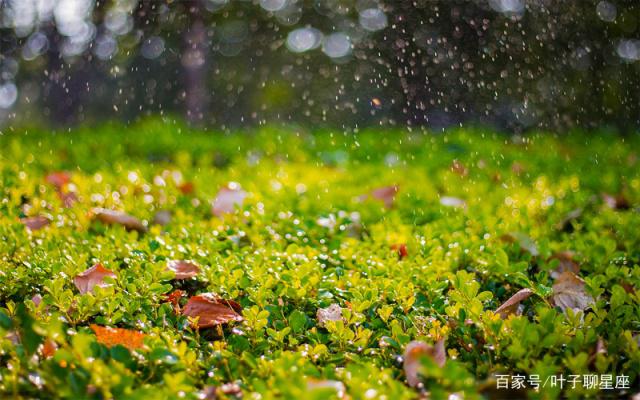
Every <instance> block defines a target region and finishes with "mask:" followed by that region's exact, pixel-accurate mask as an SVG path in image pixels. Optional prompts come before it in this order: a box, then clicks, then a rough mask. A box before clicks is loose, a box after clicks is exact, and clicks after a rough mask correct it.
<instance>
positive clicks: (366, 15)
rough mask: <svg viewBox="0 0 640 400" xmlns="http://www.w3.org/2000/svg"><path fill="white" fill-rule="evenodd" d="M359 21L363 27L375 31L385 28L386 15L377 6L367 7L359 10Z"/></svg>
mask: <svg viewBox="0 0 640 400" xmlns="http://www.w3.org/2000/svg"><path fill="white" fill-rule="evenodd" d="M359 21H360V25H362V27H363V28H364V29H366V30H368V31H371V32H375V31H379V30H381V29H384V28H386V26H387V15H386V14H385V13H384V12H383V11H382V10H380V9H378V8H367V9H366V10H362V11H361V12H360V16H359Z"/></svg>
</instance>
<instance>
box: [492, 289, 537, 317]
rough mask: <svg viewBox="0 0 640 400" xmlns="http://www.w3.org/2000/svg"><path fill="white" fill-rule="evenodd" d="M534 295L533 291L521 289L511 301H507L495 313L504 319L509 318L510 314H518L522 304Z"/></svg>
mask: <svg viewBox="0 0 640 400" xmlns="http://www.w3.org/2000/svg"><path fill="white" fill-rule="evenodd" d="M532 294H533V291H532V290H531V289H526V288H525V289H521V290H519V291H518V292H516V294H514V295H513V296H511V297H510V298H509V300H507V301H505V302H504V303H503V304H502V305H501V306H500V307H498V308H497V309H496V311H495V313H496V314H499V315H500V317H501V318H502V319H505V318H507V317H508V316H509V315H510V314H514V313H517V311H518V306H519V305H520V303H521V302H522V301H524V300H526V299H528V298H529V296H531V295H532Z"/></svg>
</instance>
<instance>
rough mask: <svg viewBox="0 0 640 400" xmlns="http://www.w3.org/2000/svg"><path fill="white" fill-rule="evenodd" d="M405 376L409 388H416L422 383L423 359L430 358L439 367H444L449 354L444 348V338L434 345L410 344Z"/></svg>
mask: <svg viewBox="0 0 640 400" xmlns="http://www.w3.org/2000/svg"><path fill="white" fill-rule="evenodd" d="M403 358H404V364H403V368H404V374H405V376H406V377H407V382H408V383H409V386H411V387H416V386H418V385H419V384H420V383H421V380H420V368H421V366H422V364H421V360H422V359H423V358H430V359H431V360H433V362H434V363H435V364H436V365H438V366H439V367H443V366H444V363H445V362H446V361H447V353H446V350H445V348H444V338H442V339H440V340H438V341H437V342H436V343H435V344H434V345H430V344H427V343H425V342H420V341H413V342H411V343H409V344H408V345H407V347H406V349H405V351H404V356H403Z"/></svg>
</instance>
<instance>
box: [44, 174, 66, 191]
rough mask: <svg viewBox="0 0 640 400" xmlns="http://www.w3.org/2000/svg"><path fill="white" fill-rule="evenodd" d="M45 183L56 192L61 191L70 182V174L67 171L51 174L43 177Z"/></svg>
mask: <svg viewBox="0 0 640 400" xmlns="http://www.w3.org/2000/svg"><path fill="white" fill-rule="evenodd" d="M45 180H46V181H47V183H49V184H51V185H53V186H55V188H56V189H57V190H61V189H62V188H63V187H64V186H65V185H66V184H68V183H69V182H71V173H69V172H67V171H56V172H52V173H50V174H49V175H47V176H46V177H45Z"/></svg>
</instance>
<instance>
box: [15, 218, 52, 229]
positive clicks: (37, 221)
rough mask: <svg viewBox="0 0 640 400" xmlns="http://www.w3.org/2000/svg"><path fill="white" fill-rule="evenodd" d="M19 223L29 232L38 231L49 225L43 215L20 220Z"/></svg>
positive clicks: (48, 221)
mask: <svg viewBox="0 0 640 400" xmlns="http://www.w3.org/2000/svg"><path fill="white" fill-rule="evenodd" d="M20 222H22V224H23V225H24V226H26V227H27V228H28V229H29V230H30V231H37V230H40V229H42V228H44V227H45V226H47V225H49V224H50V223H51V221H50V220H49V218H47V217H45V216H43V215H38V216H35V217H25V218H20Z"/></svg>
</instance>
